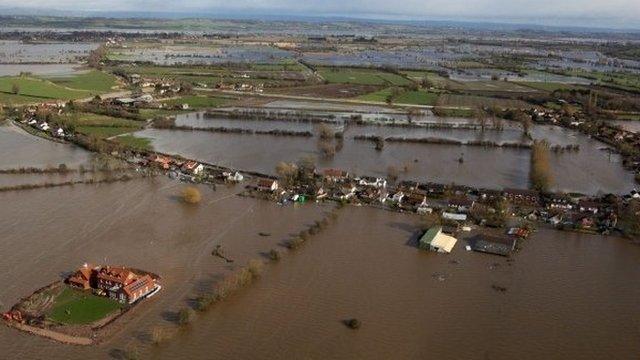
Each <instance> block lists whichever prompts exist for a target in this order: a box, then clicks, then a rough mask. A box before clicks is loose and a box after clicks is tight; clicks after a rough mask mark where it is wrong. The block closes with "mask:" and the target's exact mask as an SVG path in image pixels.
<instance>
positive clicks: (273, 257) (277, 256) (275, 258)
mask: <svg viewBox="0 0 640 360" xmlns="http://www.w3.org/2000/svg"><path fill="white" fill-rule="evenodd" d="M280 258H281V255H280V252H279V251H278V250H276V249H271V251H269V259H271V260H272V261H279V260H280Z"/></svg>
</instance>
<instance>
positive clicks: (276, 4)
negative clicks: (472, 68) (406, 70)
mask: <svg viewBox="0 0 640 360" xmlns="http://www.w3.org/2000/svg"><path fill="white" fill-rule="evenodd" d="M289 2H290V1H289V0H263V1H258V3H257V4H253V5H254V6H249V4H248V2H247V1H241V2H240V3H236V4H234V5H232V6H228V5H222V6H220V7H218V8H216V10H214V9H213V6H215V4H216V3H217V1H213V2H211V1H197V0H190V1H187V2H185V3H183V4H173V3H171V2H169V3H166V2H165V3H163V4H162V9H158V10H155V9H154V8H156V7H160V3H159V2H158V1H157V0H145V1H142V3H140V2H138V3H137V4H135V7H134V6H133V5H130V4H127V3H126V2H124V1H115V2H111V4H110V5H109V7H108V8H105V7H103V6H102V5H101V4H98V3H97V2H94V1H87V2H82V3H80V2H78V1H76V0H66V1H62V2H60V3H59V4H57V5H56V7H55V8H51V7H50V6H49V5H44V4H40V3H41V1H28V0H27V1H21V2H19V3H18V2H16V1H14V0H9V1H7V0H0V9H2V10H3V13H4V15H7V16H18V15H25V16H55V17H83V18H86V17H100V18H149V19H228V20H242V19H267V18H271V19H286V20H289V21H295V20H300V21H310V19H315V20H322V19H332V20H346V21H348V20H361V21H391V22H403V23H420V22H426V23H429V22H453V23H472V24H494V25H509V26H532V27H551V28H582V29H594V30H603V29H606V30H623V31H638V30H640V20H639V19H640V7H637V6H636V7H633V6H631V5H632V4H631V3H632V2H633V1H632V0H615V1H614V4H605V3H603V2H602V1H599V0H597V1H590V2H589V3H588V4H580V6H577V4H575V3H576V1H573V0H570V1H564V2H562V3H561V4H549V5H550V6H547V8H548V9H547V10H544V11H542V10H539V8H541V7H543V6H536V9H530V11H529V12H528V13H527V11H525V9H526V8H527V6H528V5H519V6H514V5H509V6H500V4H503V3H504V1H503V0H474V1H473V2H472V3H473V5H470V6H469V9H462V8H461V7H460V4H458V2H457V1H455V2H453V4H449V5H448V6H443V4H441V1H440V0H427V3H425V4H424V5H419V6H418V5H417V4H416V3H417V1H414V0H408V1H406V3H407V7H405V10H404V11H395V10H391V9H389V8H388V7H387V6H386V4H384V3H382V2H381V1H374V3H373V4H372V6H371V7H369V8H367V10H366V11H362V10H359V9H360V8H362V9H364V6H359V5H358V4H360V3H361V2H360V1H359V0H358V1H349V2H347V3H346V4H345V5H338V4H337V3H336V2H333V1H329V2H327V3H326V5H327V6H324V4H323V5H322V6H320V4H317V3H316V2H315V1H313V2H311V3H310V4H308V5H305V6H298V5H294V4H289V5H290V6H283V5H287V4H288V3H289ZM518 2H520V3H521V2H522V1H518ZM204 3H209V4H204ZM434 3H436V4H438V5H440V6H439V7H438V8H439V10H438V11H433V12H425V10H424V9H423V8H431V7H429V4H434ZM480 5H486V8H482V9H479V8H481V7H482V6H480ZM516 5H517V4H516ZM551 5H553V6H551ZM627 5H628V6H627ZM142 7H144V8H147V9H152V10H151V11H143V10H140V8H142ZM498 7H502V9H497V8H498ZM397 8H398V7H394V9H397ZM604 8H607V10H606V11H605V9H604ZM636 8H637V9H636ZM411 9H415V11H411Z"/></svg>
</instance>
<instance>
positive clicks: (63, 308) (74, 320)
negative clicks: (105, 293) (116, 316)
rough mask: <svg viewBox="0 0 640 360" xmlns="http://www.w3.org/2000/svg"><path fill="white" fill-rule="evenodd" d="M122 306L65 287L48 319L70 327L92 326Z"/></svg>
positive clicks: (109, 300) (100, 297) (115, 302)
mask: <svg viewBox="0 0 640 360" xmlns="http://www.w3.org/2000/svg"><path fill="white" fill-rule="evenodd" d="M121 307H122V304H120V303H119V302H117V301H114V300H111V299H109V298H106V297H102V296H96V295H93V294H91V293H90V292H85V291H81V290H76V289H72V288H70V287H65V289H64V290H62V292H61V293H60V294H59V295H58V296H57V297H56V299H55V303H54V305H53V307H52V308H51V310H50V311H49V312H48V314H47V317H48V318H49V319H51V320H53V321H56V322H60V323H63V324H69V325H83V324H91V323H93V322H95V321H98V320H100V319H104V318H105V317H106V316H107V315H109V314H111V313H113V312H114V311H116V310H118V309H120V308H121Z"/></svg>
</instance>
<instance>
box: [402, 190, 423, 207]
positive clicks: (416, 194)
mask: <svg viewBox="0 0 640 360" xmlns="http://www.w3.org/2000/svg"><path fill="white" fill-rule="evenodd" d="M402 202H403V203H404V204H406V206H408V207H411V208H414V209H417V208H419V207H422V206H427V195H426V194H425V193H424V192H423V191H421V190H414V191H409V192H407V193H406V194H405V196H404V197H403V199H402Z"/></svg>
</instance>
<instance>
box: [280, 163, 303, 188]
mask: <svg viewBox="0 0 640 360" xmlns="http://www.w3.org/2000/svg"><path fill="white" fill-rule="evenodd" d="M276 174H278V177H279V178H280V181H281V182H282V184H283V185H285V186H289V185H293V184H294V183H295V181H296V177H297V175H298V166H297V165H296V164H292V163H286V162H284V161H281V162H279V163H278V165H276Z"/></svg>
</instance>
